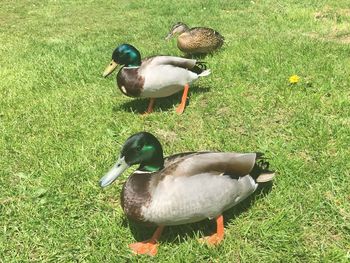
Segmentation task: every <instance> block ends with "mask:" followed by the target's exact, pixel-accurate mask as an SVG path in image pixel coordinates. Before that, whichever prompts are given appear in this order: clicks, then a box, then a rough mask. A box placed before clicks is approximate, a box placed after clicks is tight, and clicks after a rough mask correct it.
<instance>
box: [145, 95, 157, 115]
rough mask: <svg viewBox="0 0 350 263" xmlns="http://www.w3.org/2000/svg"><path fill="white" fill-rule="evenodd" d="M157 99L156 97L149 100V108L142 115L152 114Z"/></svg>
mask: <svg viewBox="0 0 350 263" xmlns="http://www.w3.org/2000/svg"><path fill="white" fill-rule="evenodd" d="M155 101H156V99H155V98H151V99H150V100H149V104H148V107H147V110H146V111H145V112H144V113H143V114H142V115H147V114H150V113H152V112H153V106H154V103H155Z"/></svg>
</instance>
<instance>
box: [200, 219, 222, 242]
mask: <svg viewBox="0 0 350 263" xmlns="http://www.w3.org/2000/svg"><path fill="white" fill-rule="evenodd" d="M223 238H224V217H223V216H222V215H220V216H218V217H217V218H216V233H214V234H212V235H211V236H207V237H204V238H201V239H200V240H199V241H200V242H205V243H207V244H208V245H213V246H215V245H218V244H219V243H220V242H221V241H222V239H223Z"/></svg>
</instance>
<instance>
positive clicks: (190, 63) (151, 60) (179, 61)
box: [141, 56, 198, 70]
mask: <svg viewBox="0 0 350 263" xmlns="http://www.w3.org/2000/svg"><path fill="white" fill-rule="evenodd" d="M196 64H198V62H197V60H195V59H187V58H181V57H173V56H154V57H148V58H145V59H144V60H143V61H142V64H141V70H142V69H144V68H147V67H156V66H160V65H170V66H174V67H180V68H184V69H192V68H193V67H194V66H196Z"/></svg>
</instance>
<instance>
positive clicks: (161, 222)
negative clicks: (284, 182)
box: [100, 132, 274, 255]
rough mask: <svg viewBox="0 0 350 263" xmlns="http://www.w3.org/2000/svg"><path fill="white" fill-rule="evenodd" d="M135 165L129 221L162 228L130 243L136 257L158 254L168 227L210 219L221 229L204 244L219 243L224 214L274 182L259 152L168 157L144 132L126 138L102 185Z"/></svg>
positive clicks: (126, 206) (127, 203)
mask: <svg viewBox="0 0 350 263" xmlns="http://www.w3.org/2000/svg"><path fill="white" fill-rule="evenodd" d="M137 164H139V167H138V169H137V170H136V171H135V172H134V173H133V174H131V175H130V176H129V178H128V179H127V181H126V182H125V183H124V186H123V189H122V193H121V205H122V208H123V210H124V212H125V214H126V216H127V217H128V219H130V220H133V221H136V222H140V223H152V224H155V225H157V226H158V227H157V230H156V231H155V233H154V234H153V236H152V237H151V238H150V239H149V240H146V241H143V242H137V243H133V244H131V245H129V246H130V248H131V249H132V251H133V252H134V253H136V254H149V255H155V254H156V253H157V240H158V239H159V237H160V235H161V233H162V231H163V228H164V226H172V225H181V224H187V223H193V222H197V221H201V220H203V219H206V218H209V219H213V218H215V219H216V223H217V231H216V233H214V234H213V235H211V236H209V237H205V238H203V239H202V241H204V242H207V243H208V244H211V245H216V244H219V243H220V242H221V240H222V239H223V237H224V224H223V216H222V213H223V212H224V211H226V210H227V209H229V208H231V207H233V206H235V205H236V204H238V203H239V202H241V201H243V200H244V199H245V198H247V197H248V196H250V195H251V194H252V193H253V192H254V191H255V190H256V189H257V187H258V184H261V183H265V182H268V181H271V180H272V179H273V178H274V173H273V172H272V171H269V170H268V162H267V161H266V160H265V158H264V157H263V154H261V153H233V152H186V153H180V154H175V155H171V156H168V157H165V158H164V157H163V150H162V146H161V144H160V142H159V141H158V140H157V138H156V137H155V136H154V135H152V134H150V133H148V132H140V133H137V134H134V135H132V136H131V137H129V138H128V139H127V140H126V142H125V143H124V145H123V147H122V150H121V152H120V155H119V159H118V161H117V163H116V164H115V165H114V166H113V168H112V169H111V170H110V171H109V172H108V173H107V174H106V175H105V176H104V177H103V178H102V179H101V180H100V185H101V187H106V186H108V185H110V184H111V183H113V181H114V180H116V179H117V178H118V176H120V175H121V174H122V173H123V172H124V171H125V170H126V169H127V168H129V167H130V166H132V165H137Z"/></svg>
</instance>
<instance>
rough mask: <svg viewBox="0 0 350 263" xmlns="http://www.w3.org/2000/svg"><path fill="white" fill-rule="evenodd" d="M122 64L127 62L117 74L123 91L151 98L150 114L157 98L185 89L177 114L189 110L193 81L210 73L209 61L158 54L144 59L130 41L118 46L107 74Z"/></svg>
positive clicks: (104, 73)
mask: <svg viewBox="0 0 350 263" xmlns="http://www.w3.org/2000/svg"><path fill="white" fill-rule="evenodd" d="M118 64H121V65H124V67H122V68H121V69H120V70H119V72H118V74H117V84H118V87H119V89H120V90H121V92H122V93H123V94H125V95H127V96H130V97H141V98H151V100H150V103H149V105H148V109H147V111H146V113H150V112H152V110H153V105H154V101H155V98H161V97H167V96H170V95H172V94H174V93H176V92H178V91H180V90H182V89H184V92H183V95H182V100H181V103H180V105H179V106H178V108H177V109H176V111H177V113H182V112H183V111H184V109H185V104H186V99H187V93H188V89H189V84H191V83H193V82H194V81H196V80H197V79H198V78H199V77H202V76H207V75H209V74H210V70H206V67H205V64H203V62H199V61H197V60H194V59H185V58H180V57H172V56H154V57H149V58H145V59H144V60H142V61H141V55H140V52H139V51H138V50H137V49H136V48H135V47H133V46H132V45H129V44H123V45H120V46H118V47H117V48H116V49H115V50H114V52H113V54H112V62H111V63H110V64H109V65H108V66H107V68H106V69H105V71H104V72H103V76H104V77H107V76H108V75H109V74H111V73H112V72H113V70H114V69H115V68H116V67H117V66H118Z"/></svg>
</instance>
